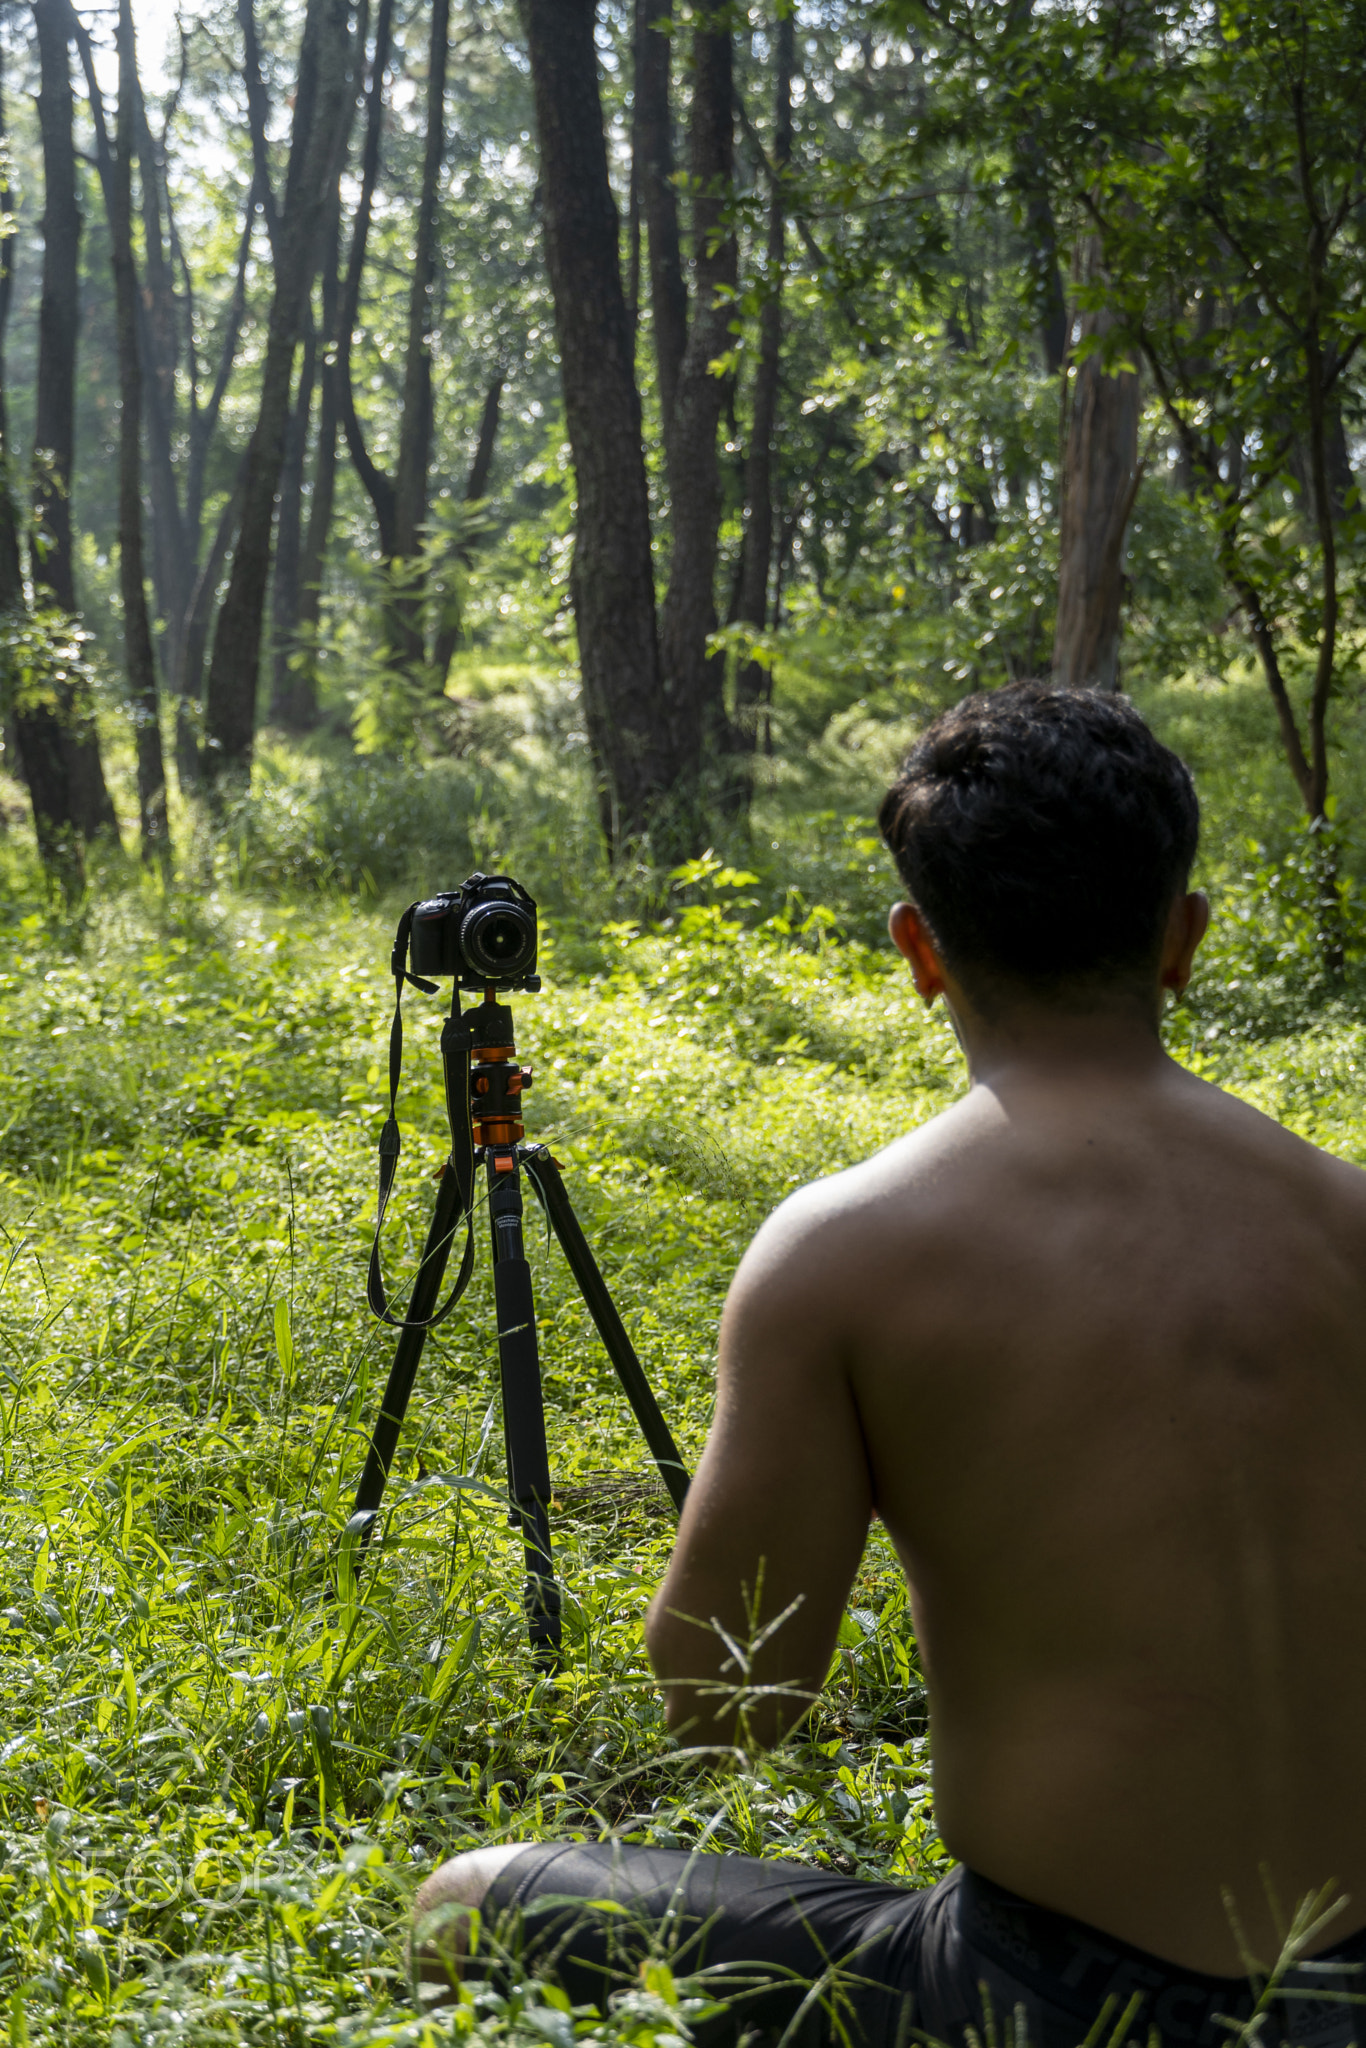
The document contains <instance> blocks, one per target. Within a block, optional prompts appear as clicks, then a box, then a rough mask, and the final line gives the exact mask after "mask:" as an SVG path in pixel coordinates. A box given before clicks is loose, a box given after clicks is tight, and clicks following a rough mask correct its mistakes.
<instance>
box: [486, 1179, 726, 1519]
mask: <svg viewBox="0 0 1366 2048" xmlns="http://www.w3.org/2000/svg"><path fill="white" fill-rule="evenodd" d="M522 1163H523V1164H524V1166H525V1167H526V1170H527V1172H528V1173H529V1174H530V1175H531V1178H532V1180H533V1181H534V1182H535V1184H536V1186H537V1187H538V1188H539V1189H540V1191H541V1197H542V1200H543V1201H544V1202H545V1207H546V1214H547V1215H548V1216H549V1218H550V1225H551V1228H552V1230H553V1231H554V1232H555V1235H556V1237H557V1238H558V1239H559V1241H560V1245H561V1247H562V1249H563V1251H564V1255H565V1258H566V1259H567V1260H568V1261H569V1270H570V1272H571V1273H572V1274H573V1275H574V1278H575V1280H576V1281H577V1282H578V1285H579V1292H580V1294H582V1296H583V1298H584V1301H585V1302H586V1303H587V1306H588V1313H589V1314H590V1315H591V1316H592V1318H593V1321H594V1322H595V1323H596V1325H597V1330H598V1335H599V1336H600V1337H601V1339H602V1341H603V1344H604V1345H605V1346H606V1349H607V1355H608V1357H609V1358H610V1359H611V1361H612V1363H613V1365H614V1366H615V1367H616V1369H617V1378H618V1379H619V1380H620V1381H621V1384H622V1388H623V1390H624V1392H625V1394H626V1398H627V1400H628V1401H629V1402H630V1404H631V1406H632V1408H633V1409H634V1411H635V1418H636V1421H637V1422H638V1423H639V1424H640V1431H641V1435H642V1436H643V1437H644V1438H645V1441H646V1443H647V1444H648V1445H649V1447H650V1451H651V1454H652V1456H653V1458H654V1461H655V1463H656V1465H658V1467H659V1476H660V1478H661V1479H662V1480H663V1481H664V1484H665V1485H666V1486H667V1487H668V1489H669V1495H670V1498H671V1499H672V1501H673V1504H674V1506H675V1507H676V1508H677V1509H678V1510H679V1512H680V1513H681V1512H682V1509H683V1503H684V1501H685V1500H686V1499H687V1497H688V1469H687V1467H686V1465H685V1464H684V1463H683V1460H682V1458H681V1457H680V1455H679V1450H678V1445H677V1444H676V1443H675V1442H674V1440H673V1434H672V1432H671V1431H670V1428H669V1425H668V1423H667V1422H666V1421H665V1420H664V1417H663V1414H662V1413H661V1412H660V1406H659V1403H658V1401H656V1399H655V1397H654V1393H653V1391H652V1389H651V1387H650V1382H649V1381H648V1380H647V1379H646V1377H645V1368H644V1366H643V1365H642V1364H641V1362H640V1360H639V1359H638V1358H637V1357H636V1353H635V1347H634V1345H633V1344H632V1342H631V1340H630V1338H629V1337H628V1336H627V1334H626V1329H625V1325H624V1324H623V1322H622V1320H621V1317H620V1316H619V1315H618V1314H617V1306H616V1303H615V1302H614V1301H613V1299H612V1297H611V1295H610V1294H609V1293H608V1291H607V1282H606V1281H605V1280H604V1279H603V1277H602V1274H601V1273H600V1272H599V1271H598V1262H597V1260H596V1259H595V1258H594V1257H593V1254H592V1251H591V1250H590V1249H589V1244H588V1239H587V1238H586V1237H585V1236H584V1234H583V1229H582V1226H581V1225H580V1223H579V1219H578V1217H577V1216H576V1215H575V1214H574V1205H573V1203H572V1202H571V1201H570V1199H569V1192H568V1190H567V1188H566V1187H565V1184H564V1180H563V1178H562V1176H561V1174H560V1169H559V1167H558V1166H557V1165H556V1164H555V1162H554V1160H553V1159H552V1158H551V1157H550V1154H549V1153H548V1152H547V1151H546V1150H545V1149H544V1147H542V1146H537V1147H535V1148H534V1149H532V1148H528V1149H527V1151H526V1152H525V1153H524V1154H523V1161H522Z"/></svg>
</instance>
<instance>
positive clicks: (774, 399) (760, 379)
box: [731, 8, 797, 811]
mask: <svg viewBox="0 0 1366 2048" xmlns="http://www.w3.org/2000/svg"><path fill="white" fill-rule="evenodd" d="M773 44H774V47H773V156H772V162H771V166H770V172H769V177H770V184H769V195H768V246H767V250H766V254H765V277H764V293H765V296H764V302H763V307H762V309H761V311H760V314H759V363H758V368H757V370H756V372H755V378H754V410H753V414H752V417H751V421H750V433H749V452H748V456H747V458H746V461H745V537H744V544H743V547H742V550H741V555H740V596H739V603H738V605H737V607H736V616H737V617H738V618H740V619H742V620H744V621H745V623H746V624H747V625H750V626H753V627H755V629H756V630H757V631H760V632H762V631H763V629H764V628H765V627H766V626H767V625H768V623H769V608H768V589H769V581H770V577H771V574H772V569H773V437H774V430H775V428H776V425H777V419H778V374H779V370H780V368H781V365H782V342H783V263H784V259H785V253H786V242H787V190H786V184H785V180H786V178H787V174H788V169H789V166H790V165H791V162H792V73H793V70H794V69H795V66H796V61H797V50H796V24H795V20H794V15H793V10H792V9H791V8H785V9H784V10H783V11H782V12H781V13H780V14H779V15H778V18H777V21H776V23H775V24H774V35H773ZM772 694H773V672H772V669H771V668H770V667H769V666H768V664H767V663H765V662H760V661H747V662H745V663H744V664H743V665H742V667H741V669H740V672H739V674H738V676H737V677H736V679H735V736H734V746H735V750H736V754H737V756H738V758H737V760H736V763H735V766H734V770H733V773H732V779H731V795H732V802H733V804H734V807H735V808H736V809H737V810H738V811H744V810H747V809H748V806H749V799H750V793H751V790H752V788H753V781H754V777H753V771H752V768H751V766H750V758H749V757H752V756H753V754H754V751H755V748H756V747H757V746H758V745H759V743H760V728H761V726H762V727H764V729H765V732H766V730H767V719H766V716H765V713H766V709H767V706H768V704H769V703H770V701H771V698H772Z"/></svg>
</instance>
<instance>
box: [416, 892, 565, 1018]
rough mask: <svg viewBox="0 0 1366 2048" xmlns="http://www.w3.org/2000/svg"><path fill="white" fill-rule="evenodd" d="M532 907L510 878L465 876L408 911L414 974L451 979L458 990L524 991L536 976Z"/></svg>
mask: <svg viewBox="0 0 1366 2048" xmlns="http://www.w3.org/2000/svg"><path fill="white" fill-rule="evenodd" d="M536 938H537V931H536V905H535V903H534V902H533V901H532V899H531V897H530V896H529V895H528V894H527V892H526V890H525V889H524V888H523V887H522V885H521V883H520V882H514V881H513V879H512V877H511V875H471V876H470V878H469V880H468V881H467V882H464V883H462V885H461V886H460V888H458V889H447V890H444V891H443V892H442V894H441V895H439V896H430V897H428V898H427V900H426V901H425V902H424V903H419V904H417V905H416V907H415V908H414V910H413V926H412V936H411V939H410V942H409V945H410V957H411V961H412V970H413V973H414V974H424V975H453V976H454V977H455V981H456V985H457V987H459V988H471V989H500V990H511V989H525V990H527V991H528V992H529V993H532V994H534V993H535V991H536V990H537V989H538V988H539V987H540V985H541V977H540V976H539V974H537V972H536Z"/></svg>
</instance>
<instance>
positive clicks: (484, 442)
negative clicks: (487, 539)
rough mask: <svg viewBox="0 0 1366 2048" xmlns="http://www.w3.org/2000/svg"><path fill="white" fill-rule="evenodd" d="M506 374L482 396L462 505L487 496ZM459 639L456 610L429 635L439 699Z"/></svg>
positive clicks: (497, 375)
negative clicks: (481, 406)
mask: <svg viewBox="0 0 1366 2048" xmlns="http://www.w3.org/2000/svg"><path fill="white" fill-rule="evenodd" d="M506 382H507V377H506V373H505V372H504V371H502V370H495V371H494V373H493V378H492V380H491V382H490V384H489V388H488V390H487V391H486V392H485V393H484V409H483V412H482V413H481V414H480V416H479V433H478V435H477V437H476V439H475V444H474V456H473V459H472V460H471V462H470V473H469V475H468V476H467V477H466V479H465V503H466V504H467V505H478V504H479V503H480V502H481V501H482V500H483V499H484V498H485V497H487V495H488V488H489V472H490V471H491V470H492V468H493V450H494V446H495V444H496V442H497V439H498V417H499V411H500V408H501V405H502V399H503V386H504V384H505V383H506ZM461 555H462V557H463V559H464V560H465V561H466V562H469V561H470V560H471V558H472V555H473V546H472V542H471V541H469V540H467V541H466V542H465V543H464V544H463V546H462V548H461ZM459 638H460V616H459V613H458V611H454V610H453V611H452V612H451V614H450V615H449V616H448V617H446V618H444V619H441V620H439V621H438V623H437V628H436V632H435V633H434V635H433V636H432V674H433V676H434V678H435V681H436V688H437V694H438V696H440V695H443V694H444V692H445V688H446V678H447V676H449V674H450V672H451V662H452V660H453V659H454V657H455V649H456V644H457V642H458V640H459Z"/></svg>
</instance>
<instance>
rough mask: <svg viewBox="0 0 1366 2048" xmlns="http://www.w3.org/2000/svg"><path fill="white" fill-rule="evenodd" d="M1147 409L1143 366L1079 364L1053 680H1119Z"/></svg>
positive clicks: (1094, 247)
mask: <svg viewBox="0 0 1366 2048" xmlns="http://www.w3.org/2000/svg"><path fill="white" fill-rule="evenodd" d="M1099 263H1100V249H1099V244H1098V242H1097V240H1096V238H1095V237H1093V236H1088V237H1087V239H1086V241H1085V242H1084V243H1083V244H1082V246H1081V249H1080V250H1079V252H1078V274H1079V276H1081V277H1082V278H1083V279H1085V278H1089V277H1090V276H1092V275H1093V274H1094V273H1095V270H1096V268H1097V266H1098V265H1099ZM1112 324H1113V319H1112V316H1111V315H1110V314H1109V313H1108V312H1106V311H1104V310H1102V311H1099V312H1088V313H1085V314H1083V315H1082V318H1081V322H1080V326H1081V332H1082V335H1083V337H1086V336H1090V335H1097V336H1103V335H1104V334H1105V333H1107V332H1108V331H1109V329H1110V327H1111V326H1112ZM1138 415H1139V380H1138V374H1137V372H1136V371H1134V370H1116V371H1114V372H1113V373H1107V372H1106V370H1105V368H1104V367H1103V365H1102V362H1101V359H1100V356H1099V355H1091V356H1088V357H1087V358H1086V360H1085V362H1083V363H1082V364H1081V365H1080V367H1079V368H1078V369H1076V370H1075V371H1073V373H1072V375H1071V378H1070V382H1069V388H1068V416H1067V425H1066V436H1065V444H1064V453H1063V474H1062V513H1061V522H1060V539H1059V561H1058V618H1057V625H1056V627H1055V629H1054V636H1053V680H1054V681H1055V682H1057V683H1060V684H1062V685H1063V686H1064V687H1065V688H1069V689H1101V690H1117V689H1118V688H1119V634H1120V613H1121V609H1122V604H1123V596H1124V536H1125V532H1126V530H1127V528H1128V524H1129V514H1130V512H1131V511H1132V510H1133V503H1134V498H1135V496H1136V494H1137V491H1138V485H1139V476H1140V470H1139V461H1138Z"/></svg>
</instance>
